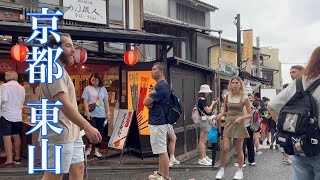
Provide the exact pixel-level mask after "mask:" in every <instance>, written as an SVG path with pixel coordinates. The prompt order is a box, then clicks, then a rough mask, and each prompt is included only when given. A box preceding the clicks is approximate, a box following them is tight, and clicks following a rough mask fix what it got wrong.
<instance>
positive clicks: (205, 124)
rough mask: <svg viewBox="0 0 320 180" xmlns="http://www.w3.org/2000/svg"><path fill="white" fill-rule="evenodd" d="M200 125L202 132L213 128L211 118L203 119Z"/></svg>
mask: <svg viewBox="0 0 320 180" xmlns="http://www.w3.org/2000/svg"><path fill="white" fill-rule="evenodd" d="M199 126H200V131H201V132H209V131H210V129H211V125H210V123H209V120H206V121H202V120H201V121H200V123H199Z"/></svg>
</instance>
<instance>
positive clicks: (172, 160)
mask: <svg viewBox="0 0 320 180" xmlns="http://www.w3.org/2000/svg"><path fill="white" fill-rule="evenodd" d="M169 163H171V164H173V165H174V164H180V161H178V160H177V159H176V158H174V159H170V160H169Z"/></svg>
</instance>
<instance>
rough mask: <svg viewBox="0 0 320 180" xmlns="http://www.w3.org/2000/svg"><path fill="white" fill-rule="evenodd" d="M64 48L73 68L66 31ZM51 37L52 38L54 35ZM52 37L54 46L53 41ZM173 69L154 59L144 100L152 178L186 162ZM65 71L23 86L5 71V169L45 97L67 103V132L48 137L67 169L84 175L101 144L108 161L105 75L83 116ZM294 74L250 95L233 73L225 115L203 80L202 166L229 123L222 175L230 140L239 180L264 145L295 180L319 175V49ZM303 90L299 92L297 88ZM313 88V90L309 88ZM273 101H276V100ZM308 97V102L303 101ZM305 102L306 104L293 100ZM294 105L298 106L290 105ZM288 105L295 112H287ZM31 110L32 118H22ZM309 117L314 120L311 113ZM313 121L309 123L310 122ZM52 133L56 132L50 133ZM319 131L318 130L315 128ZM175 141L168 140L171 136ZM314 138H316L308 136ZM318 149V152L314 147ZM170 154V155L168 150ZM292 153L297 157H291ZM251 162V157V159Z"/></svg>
mask: <svg viewBox="0 0 320 180" xmlns="http://www.w3.org/2000/svg"><path fill="white" fill-rule="evenodd" d="M61 36H62V42H61V45H62V47H63V48H64V52H63V55H62V56H61V58H60V59H59V62H60V63H61V64H62V65H63V67H64V66H67V65H73V62H74V58H73V54H74V48H73V43H72V39H71V37H70V35H68V34H64V33H61ZM51 38H52V37H51ZM50 42H52V43H50ZM53 42H54V41H51V40H49V43H48V44H47V46H50V47H56V46H57V44H54V43H53ZM166 69H167V68H166V66H165V64H163V63H160V62H158V63H155V64H154V66H153V67H152V78H153V79H154V80H155V81H156V85H155V86H154V88H153V89H152V92H151V93H150V95H149V96H148V97H147V98H146V99H144V102H143V104H144V106H145V107H146V108H148V109H149V122H148V123H149V129H150V144H151V148H152V152H153V154H155V155H158V156H159V169H158V170H157V171H155V172H153V173H152V174H151V175H150V176H149V179H155V180H168V179H171V178H170V175H169V167H172V166H174V165H176V164H180V162H179V161H178V160H177V159H176V157H175V145H176V141H177V137H176V135H175V132H174V129H173V126H172V124H169V123H168V114H170V113H169V112H170V111H171V110H172V109H171V108H172V104H171V98H172V88H171V86H170V85H169V84H168V83H167V81H166V79H165V74H166V72H165V71H166ZM63 71H64V75H63V77H62V78H61V79H59V80H56V81H55V82H54V83H53V84H41V85H40V90H39V86H38V84H36V85H31V84H30V85H29V84H27V85H25V87H23V86H21V85H20V84H19V83H18V75H17V73H16V72H13V71H8V72H6V74H5V80H6V83H4V84H2V85H1V86H0V93H1V94H0V105H1V106H0V107H1V110H0V117H1V118H0V133H1V136H2V140H3V142H4V147H5V149H4V152H1V156H6V157H7V160H6V162H5V163H4V164H3V165H2V166H8V165H13V164H19V163H21V157H20V155H21V139H20V133H21V128H22V119H23V118H30V108H29V107H28V106H26V104H25V102H27V101H33V102H37V101H39V100H40V97H42V98H47V99H49V101H57V100H59V101H60V102H62V103H63V104H64V106H62V107H61V108H60V110H61V112H60V115H59V116H60V117H59V119H60V121H59V123H58V125H59V126H61V127H63V128H64V131H63V133H62V134H61V135H60V136H57V135H55V134H50V133H49V134H48V136H47V137H48V138H49V139H50V142H51V143H59V144H63V145H64V147H63V149H62V156H63V159H62V173H69V176H71V177H72V179H83V173H84V172H83V169H84V164H83V161H84V155H87V156H89V155H91V151H92V149H93V145H92V144H94V148H95V149H94V153H93V154H94V156H96V157H97V158H101V157H102V154H101V153H100V145H101V140H102V135H103V131H104V130H103V129H104V126H105V124H106V122H107V121H108V120H110V115H111V113H110V107H109V103H108V94H107V91H106V89H105V88H103V85H102V78H101V76H100V75H99V74H98V73H93V74H92V75H91V77H90V83H89V86H87V87H86V88H85V90H84V92H83V94H82V99H83V107H84V110H85V114H84V115H81V114H80V113H79V112H78V109H77V101H76V95H75V89H74V85H73V83H72V81H71V79H70V77H69V75H68V73H67V71H66V70H65V69H64V68H63ZM290 75H291V77H292V79H293V80H294V81H293V82H292V83H291V84H288V85H286V87H285V88H284V89H283V91H282V92H280V93H279V94H278V95H277V96H276V97H262V98H261V94H260V93H259V92H256V93H254V94H253V92H246V90H245V86H244V82H243V80H242V79H241V78H240V77H238V76H235V77H232V78H231V79H230V80H229V84H228V88H227V90H225V91H223V93H222V95H221V99H222V102H223V103H222V105H221V106H222V108H221V111H220V112H219V113H218V114H215V113H214V112H215V111H214V109H215V108H217V107H218V104H219V102H220V98H215V99H214V100H212V101H211V102H210V103H208V101H209V100H210V99H211V98H210V97H211V93H213V91H212V90H211V88H210V86H209V85H207V84H203V85H201V87H199V89H200V90H199V91H198V98H197V102H196V111H194V112H195V113H198V114H199V121H198V122H197V126H198V127H199V129H200V136H199V141H198V150H199V160H198V163H199V165H202V166H212V164H214V163H215V162H214V160H212V159H210V158H209V157H208V156H207V154H206V152H207V151H206V149H207V147H206V145H207V141H208V135H209V132H210V131H211V128H212V126H217V124H218V123H219V121H222V120H223V121H225V123H224V125H223V128H221V131H220V136H221V142H220V144H221V146H222V148H221V150H222V151H221V155H220V168H219V170H218V172H217V174H216V177H215V178H216V179H223V178H224V174H225V171H226V169H225V166H226V161H227V155H228V153H229V151H230V147H231V144H232V143H233V144H234V147H235V149H236V153H237V162H236V163H235V164H234V165H235V166H237V167H238V170H237V171H236V173H235V175H234V179H243V178H244V174H243V171H242V169H243V168H244V167H246V166H247V165H250V166H255V165H256V164H260V163H261V164H263V162H256V161H255V156H256V155H261V154H262V152H261V149H262V147H263V146H264V145H263V144H264V142H266V145H267V146H268V148H270V149H272V150H273V149H280V150H281V152H282V153H283V163H284V164H286V165H291V164H292V166H293V169H294V171H293V172H294V179H295V180H300V179H308V180H309V179H310V180H312V179H313V180H316V179H320V172H319V169H320V164H319V161H320V150H319V149H320V145H319V144H318V141H319V140H320V138H319V136H320V131H319V125H318V124H319V123H318V121H319V120H320V116H319V115H320V114H319V113H318V112H320V87H317V85H319V84H320V81H319V78H320V47H319V48H317V49H315V50H314V52H313V54H312V56H311V58H310V61H309V64H308V65H307V67H306V68H304V67H302V66H292V68H291V70H290ZM298 88H300V89H298ZM304 90H306V91H304ZM306 94H307V95H308V97H309V98H310V103H311V104H312V103H313V102H314V103H313V104H312V106H311V105H308V104H310V103H309V102H306V101H303V102H306V103H307V104H299V103H294V104H293V103H290V102H293V101H294V100H296V99H299V98H302V97H307V96H306ZM270 98H271V99H272V100H271V101H270ZM301 101H302V100H301ZM294 102H299V101H294ZM295 106H301V109H305V108H309V109H310V108H311V109H312V110H311V111H308V112H307V114H305V112H300V111H302V110H299V109H297V108H294V107H295ZM288 107H293V108H291V109H290V108H288ZM288 109H289V110H288ZM22 114H24V115H25V116H22ZM306 117H308V118H306ZM306 119H307V121H309V120H310V121H311V119H312V120H313V121H312V123H311V122H309V123H305V121H306ZM80 129H83V130H84V131H85V135H86V137H87V139H88V142H89V143H88V144H87V146H86V150H85V151H83V149H84V145H83V142H82V137H81V135H80ZM49 132H50V131H49ZM308 132H312V134H310V133H308ZM168 140H169V141H168ZM309 140H311V141H309ZM53 147H54V144H49V148H48V151H49V152H48V154H49V156H48V158H49V159H48V165H49V166H53V164H54V151H53V149H54V148H53ZM310 149H311V150H310ZM168 151H169V153H168ZM290 155H291V156H290ZM246 159H247V161H246ZM43 179H62V175H56V174H54V173H51V172H46V173H45V174H44V178H43Z"/></svg>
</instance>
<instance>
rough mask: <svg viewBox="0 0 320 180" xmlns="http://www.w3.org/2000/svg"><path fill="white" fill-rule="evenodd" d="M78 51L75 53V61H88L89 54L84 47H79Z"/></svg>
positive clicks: (79, 62) (81, 62)
mask: <svg viewBox="0 0 320 180" xmlns="http://www.w3.org/2000/svg"><path fill="white" fill-rule="evenodd" d="M75 50H76V52H75V53H74V62H75V63H76V64H83V63H85V62H86V61H87V58H88V55H87V51H86V50H85V49H83V48H82V47H77V48H76V49H75Z"/></svg>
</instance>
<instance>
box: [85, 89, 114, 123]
mask: <svg viewBox="0 0 320 180" xmlns="http://www.w3.org/2000/svg"><path fill="white" fill-rule="evenodd" d="M99 91H100V92H99ZM98 93H99V95H98ZM82 98H83V99H86V100H87V101H88V104H92V103H94V102H96V104H97V106H96V108H95V109H94V111H92V112H90V113H91V115H92V117H97V118H105V117H106V111H105V107H104V100H105V99H108V92H107V90H106V88H104V87H93V86H87V87H86V88H84V90H83V94H82Z"/></svg>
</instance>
